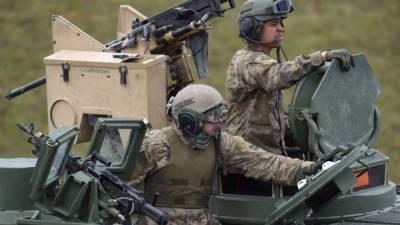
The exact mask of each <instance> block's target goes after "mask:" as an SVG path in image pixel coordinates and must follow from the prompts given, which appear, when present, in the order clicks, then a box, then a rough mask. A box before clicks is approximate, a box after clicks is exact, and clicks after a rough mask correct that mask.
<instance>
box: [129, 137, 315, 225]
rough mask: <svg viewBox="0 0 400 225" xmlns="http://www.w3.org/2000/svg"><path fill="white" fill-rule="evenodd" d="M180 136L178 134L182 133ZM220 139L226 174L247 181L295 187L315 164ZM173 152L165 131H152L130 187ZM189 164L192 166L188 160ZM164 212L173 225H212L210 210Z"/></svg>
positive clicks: (240, 140)
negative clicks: (268, 182)
mask: <svg viewBox="0 0 400 225" xmlns="http://www.w3.org/2000/svg"><path fill="white" fill-rule="evenodd" d="M177 133H178V134H179V132H177ZM180 137H181V138H182V146H183V145H186V142H185V141H184V139H183V137H182V136H180ZM220 137H221V138H220V140H219V141H218V143H220V146H219V151H220V153H221V154H220V155H221V163H222V168H223V172H224V173H242V174H244V175H245V176H247V177H252V178H256V179H260V180H264V181H269V180H272V181H274V182H276V183H282V184H294V183H296V182H297V181H298V180H300V179H302V178H303V177H304V173H307V172H310V168H311V165H312V164H313V163H312V162H306V161H302V160H299V159H292V158H288V157H285V156H281V155H276V154H273V153H270V152H267V151H265V150H263V149H261V148H259V147H257V146H255V145H252V144H250V143H248V142H246V141H245V140H244V139H243V138H242V137H240V136H231V135H229V134H227V133H222V134H221V136H220ZM171 151H174V150H173V149H171V148H170V144H169V143H168V138H167V136H166V134H165V133H164V130H162V129H161V130H153V131H152V132H150V133H149V134H147V135H146V138H145V139H144V141H143V145H142V148H141V150H140V153H139V155H140V156H139V158H138V163H137V165H136V167H135V170H134V174H133V176H132V180H131V184H132V185H133V186H137V185H139V184H141V183H142V182H146V178H147V177H149V176H152V175H153V174H155V173H157V171H159V170H162V169H163V168H165V167H167V166H168V165H169V162H170V158H169V156H170V153H171ZM197 151H198V150H197ZM187 163H192V162H191V161H190V160H188V162H187ZM193 176H196V175H195V174H194V175H193ZM210 185H211V184H210ZM164 209H165V210H166V211H167V212H168V213H169V214H170V222H169V224H170V225H172V224H173V225H175V224H176V225H178V224H209V223H210V216H209V213H208V211H207V209H176V208H175V209H174V208H164ZM141 224H152V222H151V221H150V220H149V219H145V218H142V220H141Z"/></svg>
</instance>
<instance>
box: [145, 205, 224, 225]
mask: <svg viewBox="0 0 400 225" xmlns="http://www.w3.org/2000/svg"><path fill="white" fill-rule="evenodd" d="M160 209H162V210H164V211H165V212H167V213H168V215H169V218H171V219H170V220H169V221H168V225H183V224H188V225H208V224H211V225H220V224H221V223H219V222H218V221H216V220H214V219H210V213H209V212H208V210H207V209H173V208H160ZM210 221H211V222H210ZM138 225H157V223H155V222H154V221H153V220H151V219H150V218H147V217H146V218H140V219H139V221H138Z"/></svg>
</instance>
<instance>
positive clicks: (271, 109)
mask: <svg viewBox="0 0 400 225" xmlns="http://www.w3.org/2000/svg"><path fill="white" fill-rule="evenodd" d="M292 10H293V6H292V2H291V0H248V1H247V2H245V3H244V4H243V6H242V7H241V9H240V15H239V18H238V25H239V36H240V37H241V38H242V39H244V40H245V42H246V44H247V46H246V47H244V48H243V49H240V50H239V51H237V52H236V54H235V55H234V56H233V58H232V60H231V62H230V65H229V68H228V71H227V77H226V88H227V104H228V113H227V124H226V128H227V132H228V133H230V134H232V135H239V136H242V137H243V138H244V139H245V140H246V141H248V142H250V143H252V144H255V145H257V146H259V147H261V148H263V149H266V150H270V151H271V152H273V153H276V154H282V153H286V152H285V141H284V137H285V130H286V126H287V125H288V123H287V121H286V116H285V114H284V110H283V103H282V92H281V90H282V89H285V88H288V87H290V86H292V85H294V84H295V83H296V81H298V80H299V79H301V78H302V77H303V76H304V75H305V74H307V73H309V72H310V71H311V70H312V69H314V68H315V67H317V66H319V65H321V64H322V63H323V62H325V61H329V60H332V59H338V60H339V61H340V63H341V65H342V68H343V69H344V70H348V69H349V68H350V65H351V63H352V61H351V55H350V53H349V52H348V51H347V50H344V49H340V50H331V51H322V52H321V51H319V52H315V53H313V54H311V55H309V56H306V55H300V56H297V57H296V58H295V59H294V60H293V61H288V62H285V63H279V62H278V61H276V60H274V59H273V58H271V56H270V52H271V50H272V49H278V50H279V49H280V47H281V46H282V42H283V33H284V29H283V28H284V25H283V20H284V19H285V18H286V17H287V14H288V13H290V12H291V11H292ZM277 52H278V51H277Z"/></svg>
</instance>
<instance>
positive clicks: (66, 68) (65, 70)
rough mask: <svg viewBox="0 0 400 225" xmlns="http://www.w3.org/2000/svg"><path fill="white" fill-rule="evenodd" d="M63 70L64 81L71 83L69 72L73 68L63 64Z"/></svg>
mask: <svg viewBox="0 0 400 225" xmlns="http://www.w3.org/2000/svg"><path fill="white" fill-rule="evenodd" d="M61 68H62V71H63V80H64V81H65V82H68V81H69V70H70V68H71V67H70V66H69V64H68V63H63V64H62V65H61Z"/></svg>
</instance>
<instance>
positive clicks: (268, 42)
mask: <svg viewBox="0 0 400 225" xmlns="http://www.w3.org/2000/svg"><path fill="white" fill-rule="evenodd" d="M242 35H243V37H244V39H246V40H247V41H249V42H251V43H253V44H262V45H275V44H279V42H280V41H279V40H276V39H274V40H272V41H257V40H254V39H253V38H251V37H249V36H248V35H246V34H244V33H243V34H242Z"/></svg>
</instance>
